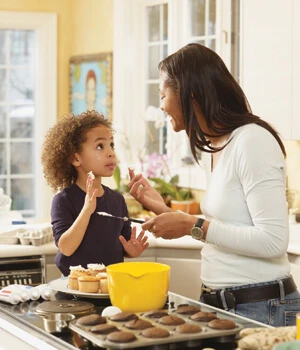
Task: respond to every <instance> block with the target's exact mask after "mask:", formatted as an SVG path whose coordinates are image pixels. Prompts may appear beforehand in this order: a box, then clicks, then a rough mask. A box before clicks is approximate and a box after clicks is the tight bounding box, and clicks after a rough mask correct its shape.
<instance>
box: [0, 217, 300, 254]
mask: <svg viewBox="0 0 300 350" xmlns="http://www.w3.org/2000/svg"><path fill="white" fill-rule="evenodd" d="M148 241H149V248H153V249H155V248H166V249H191V250H201V248H202V247H203V244H204V243H202V242H200V241H196V240H195V239H193V238H192V237H191V236H184V237H182V238H178V239H170V240H165V239H162V238H154V237H153V235H152V234H150V233H148ZM56 252H57V247H56V246H55V244H54V242H53V241H52V242H49V243H46V244H43V245H40V246H32V245H21V244H16V245H9V244H0V256H1V257H3V258H7V257H16V256H29V255H50V254H51V255H53V254H56ZM288 253H291V254H295V255H299V256H300V224H291V225H290V243H289V246H288Z"/></svg>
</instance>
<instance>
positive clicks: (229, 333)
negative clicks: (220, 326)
mask: <svg viewBox="0 0 300 350" xmlns="http://www.w3.org/2000/svg"><path fill="white" fill-rule="evenodd" d="M165 311H166V312H167V313H166V315H170V316H177V317H180V318H182V319H183V320H184V321H185V324H191V325H197V326H200V327H201V328H202V331H201V332H199V333H185V334H183V333H178V332H177V331H176V326H166V325H163V324H161V323H159V320H160V319H159V318H152V317H146V316H145V314H147V313H145V312H139V313H135V315H136V316H137V317H139V318H140V319H142V320H146V321H150V322H151V324H152V325H153V326H154V327H159V328H163V329H166V330H168V331H169V333H170V335H169V336H168V337H166V338H146V337H144V336H143V335H142V334H141V333H142V330H131V329H128V328H126V327H125V324H126V322H127V321H121V322H117V321H112V320H110V317H105V318H106V323H107V324H111V325H114V326H116V327H117V328H118V330H120V331H125V332H130V333H133V334H134V335H135V336H136V340H134V341H131V342H127V343H116V342H112V341H110V340H108V339H107V335H99V334H94V333H92V332H90V329H91V328H92V327H93V326H82V325H79V324H77V320H74V321H71V322H70V324H69V328H70V329H72V330H74V331H76V332H77V333H79V334H80V335H81V336H83V337H84V338H86V339H87V340H89V341H91V342H92V343H94V344H96V345H98V346H100V347H103V348H107V349H130V348H139V347H148V346H153V345H155V346H156V347H155V348H156V349H159V348H160V347H161V348H162V349H163V348H164V346H165V345H166V344H173V343H179V342H181V344H183V345H186V348H188V347H191V346H193V347H194V346H201V344H202V343H203V341H204V340H205V339H206V340H207V339H211V338H214V340H216V341H219V342H220V343H222V342H227V341H229V340H234V339H235V336H236V334H237V333H239V331H240V330H241V329H242V328H243V327H242V326H241V325H239V324H237V323H236V327H235V328H233V329H228V330H216V329H212V328H210V327H208V322H199V321H193V320H192V319H191V318H190V317H191V316H192V315H191V314H190V315H183V314H179V313H177V311H178V309H176V310H174V311H170V310H165ZM199 311H200V310H199ZM218 318H220V319H221V317H218ZM222 319H224V317H223V318H222Z"/></svg>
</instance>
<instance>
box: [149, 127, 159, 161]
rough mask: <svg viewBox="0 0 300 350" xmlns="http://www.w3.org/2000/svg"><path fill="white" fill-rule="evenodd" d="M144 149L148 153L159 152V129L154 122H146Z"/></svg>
mask: <svg viewBox="0 0 300 350" xmlns="http://www.w3.org/2000/svg"><path fill="white" fill-rule="evenodd" d="M146 127H147V130H146V132H147V137H146V149H147V152H148V154H152V153H154V152H156V153H159V136H160V129H158V128H156V127H155V122H147V123H146Z"/></svg>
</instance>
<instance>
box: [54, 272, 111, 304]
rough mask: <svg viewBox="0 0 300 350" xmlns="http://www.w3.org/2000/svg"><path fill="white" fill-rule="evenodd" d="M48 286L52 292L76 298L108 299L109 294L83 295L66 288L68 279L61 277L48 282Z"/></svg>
mask: <svg viewBox="0 0 300 350" xmlns="http://www.w3.org/2000/svg"><path fill="white" fill-rule="evenodd" d="M49 286H50V287H51V288H52V289H53V290H57V291H59V292H63V293H68V294H73V295H77V296H81V297H86V298H95V299H99V298H109V294H102V293H84V292H80V291H79V290H75V289H70V288H68V277H61V278H58V279H56V280H53V281H50V282H49Z"/></svg>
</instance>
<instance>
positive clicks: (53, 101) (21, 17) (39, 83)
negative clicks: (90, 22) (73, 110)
mask: <svg viewBox="0 0 300 350" xmlns="http://www.w3.org/2000/svg"><path fill="white" fill-rule="evenodd" d="M0 28H1V29H14V30H18V29H20V30H34V31H35V33H36V42H37V52H36V62H37V65H36V74H35V77H36V78H35V79H36V80H35V87H36V89H35V118H36V120H35V134H34V140H35V150H34V158H35V159H34V168H35V180H36V181H35V198H34V201H35V210H36V215H35V217H34V218H33V220H37V221H45V220H49V217H50V206H51V200H52V197H53V192H52V191H51V189H50V187H49V186H48V185H47V184H46V182H45V180H44V175H43V169H42V164H41V149H42V145H43V140H44V135H45V133H46V132H47V130H48V129H49V128H50V127H52V126H53V125H54V124H55V122H56V114H57V15H56V14H54V13H41V12H9V11H0Z"/></svg>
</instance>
